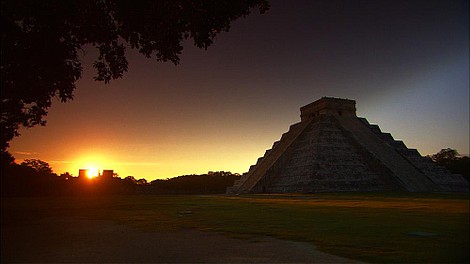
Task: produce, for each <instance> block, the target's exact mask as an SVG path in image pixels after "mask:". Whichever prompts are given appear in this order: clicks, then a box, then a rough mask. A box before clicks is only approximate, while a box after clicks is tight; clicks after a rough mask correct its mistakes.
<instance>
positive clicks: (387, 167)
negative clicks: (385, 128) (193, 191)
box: [227, 97, 468, 194]
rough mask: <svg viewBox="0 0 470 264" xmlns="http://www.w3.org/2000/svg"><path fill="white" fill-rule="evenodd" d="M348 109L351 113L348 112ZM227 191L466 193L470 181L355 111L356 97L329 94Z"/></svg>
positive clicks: (304, 111) (304, 110)
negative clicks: (383, 130)
mask: <svg viewBox="0 0 470 264" xmlns="http://www.w3.org/2000/svg"><path fill="white" fill-rule="evenodd" d="M345 113H346V114H345ZM301 119H302V121H301V122H300V123H297V124H294V125H292V126H291V127H290V129H289V131H288V132H286V133H284V134H283V135H282V137H281V139H280V140H279V141H276V142H275V143H274V144H273V146H272V148H271V149H270V150H267V151H266V153H265V154H264V156H263V157H261V158H259V159H258V161H257V163H256V164H255V165H252V166H251V167H250V169H249V171H248V172H247V173H244V174H243V175H242V177H241V178H240V180H237V181H235V183H234V185H233V186H232V187H229V188H228V189H227V194H243V193H264V192H267V193H284V192H290V193H292V192H301V193H308V192H337V191H409V192H434V191H463V192H468V182H467V181H466V180H465V179H464V178H463V177H462V176H460V175H454V174H452V173H450V172H448V171H447V170H446V169H445V168H443V167H440V166H437V165H435V164H434V163H433V162H432V161H431V160H430V159H429V158H424V157H422V156H421V155H420V154H419V153H418V151H417V150H415V149H408V148H407V147H406V146H405V144H404V143H403V142H402V141H399V140H394V139H393V137H392V136H391V135H390V133H384V132H382V131H381V130H380V128H379V127H378V126H377V125H372V124H370V123H369V122H368V121H367V120H366V119H365V118H358V117H357V116H356V115H355V102H354V101H353V100H346V99H339V98H327V97H324V98H322V99H320V100H318V101H316V102H314V103H312V104H309V105H307V106H304V107H302V108H301Z"/></svg>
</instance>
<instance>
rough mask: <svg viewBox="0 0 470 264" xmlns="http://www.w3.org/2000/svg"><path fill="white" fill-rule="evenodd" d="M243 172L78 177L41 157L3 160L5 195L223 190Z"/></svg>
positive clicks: (205, 191)
mask: <svg viewBox="0 0 470 264" xmlns="http://www.w3.org/2000/svg"><path fill="white" fill-rule="evenodd" d="M239 177H240V175H238V174H232V173H231V172H224V171H218V172H208V173H207V174H202V175H186V176H179V177H176V178H170V179H166V180H155V181H152V182H150V183H148V182H147V180H145V179H136V178H135V177H133V176H127V177H125V178H120V177H119V176H118V175H117V174H115V175H114V176H113V177H105V176H99V177H95V178H91V179H90V178H88V177H83V176H82V177H74V176H72V175H71V174H69V173H63V174H60V175H57V174H55V173H53V172H52V168H51V167H50V166H49V164H47V163H46V162H44V161H41V160H35V159H33V160H25V162H23V163H21V164H15V163H10V164H2V166H1V176H0V179H1V195H2V196H67V195H73V196H75V195H107V194H221V193H224V192H225V189H226V188H227V187H228V186H231V185H233V182H234V181H235V180H236V179H239Z"/></svg>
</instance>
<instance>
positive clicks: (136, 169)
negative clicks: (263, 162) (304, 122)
mask: <svg viewBox="0 0 470 264" xmlns="http://www.w3.org/2000/svg"><path fill="white" fill-rule="evenodd" d="M468 14H469V7H468V1H466V0H462V1H458V0H442V1H432V0H425V1H417V0H413V1H401V0H391V1H380V0H371V1H335V0H327V1H310V0H308V1H300V0H296V1H272V7H271V10H270V11H269V13H268V14H266V15H259V14H257V13H256V12H255V13H253V14H252V15H250V16H249V17H247V18H245V19H240V20H237V21H236V22H235V23H234V24H233V26H232V28H231V30H230V32H228V33H222V34H221V35H219V36H218V38H217V39H216V41H215V44H214V45H213V46H212V47H210V48H209V49H208V50H207V51H204V50H199V49H197V48H195V47H193V46H192V43H191V42H190V41H188V42H187V43H185V49H184V50H183V54H182V56H181V63H180V64H179V65H178V66H174V65H173V64H171V63H162V62H160V63H157V62H156V61H154V60H149V59H145V58H144V57H143V56H141V55H138V54H137V53H136V52H135V51H130V52H129V54H128V60H129V72H128V73H127V74H126V75H125V76H124V78H122V79H120V80H116V81H112V82H111V84H108V85H105V84H104V83H100V82H95V81H93V76H94V69H93V68H92V67H91V65H92V62H93V60H94V59H95V58H96V55H97V53H96V52H95V51H94V50H93V48H91V47H86V48H85V49H84V53H83V57H82V58H83V66H84V68H85V69H84V74H83V78H82V79H81V80H80V81H79V82H78V83H77V90H76V93H75V99H74V100H73V101H72V102H70V103H65V104H62V103H60V102H58V101H56V102H54V104H53V106H52V107H51V108H50V111H49V115H48V117H47V120H48V124H47V126H46V127H35V128H33V129H22V130H21V134H22V136H21V137H19V138H16V139H14V140H13V141H12V143H11V147H10V152H11V153H12V154H13V155H14V156H15V157H16V159H17V162H21V161H22V160H23V159H27V158H38V159H42V160H45V161H47V162H49V163H50V164H51V166H52V168H53V170H54V171H55V172H56V173H62V172H65V171H69V172H70V173H72V174H73V175H77V174H78V169H79V168H87V167H90V166H95V167H98V168H99V169H101V170H102V169H114V170H115V172H117V173H118V174H119V175H120V177H125V176H128V175H133V176H134V177H136V178H145V179H147V180H148V181H151V180H154V179H157V178H168V177H174V176H179V175H185V174H200V173H206V172H207V171H210V170H212V171H218V170H225V171H231V172H238V173H243V172H245V171H247V170H248V168H249V166H250V165H252V164H254V163H255V162H256V160H257V158H258V157H260V156H262V155H263V154H264V152H265V150H266V149H269V148H271V146H272V144H273V142H274V141H276V140H278V139H279V138H280V137H281V135H282V133H284V132H286V131H287V130H288V129H289V126H290V125H291V124H294V123H297V122H299V121H300V117H299V115H300V111H299V108H300V107H301V106H303V105H306V104H308V103H311V102H313V101H314V100H317V99H319V98H321V97H323V96H333V97H341V98H349V99H354V100H356V103H357V114H358V116H362V117H366V118H367V119H368V120H369V122H370V123H375V124H378V125H379V126H380V128H381V129H382V131H385V132H390V133H392V135H393V136H394V138H395V139H401V140H404V142H405V144H406V145H407V146H408V147H410V148H416V149H418V150H419V152H420V153H421V154H422V155H427V154H432V153H436V152H438V151H439V150H441V149H442V148H448V147H450V148H454V149H457V150H458V151H459V153H462V154H468V153H470V151H469V50H468V49H469V38H468V36H469V17H468Z"/></svg>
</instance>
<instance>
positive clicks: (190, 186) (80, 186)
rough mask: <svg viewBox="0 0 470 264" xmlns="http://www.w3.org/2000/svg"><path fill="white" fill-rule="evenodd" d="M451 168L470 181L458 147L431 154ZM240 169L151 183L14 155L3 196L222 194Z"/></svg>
mask: <svg viewBox="0 0 470 264" xmlns="http://www.w3.org/2000/svg"><path fill="white" fill-rule="evenodd" d="M428 157H429V158H431V159H432V160H433V161H434V162H435V163H437V164H438V165H441V166H444V167H446V168H447V169H448V170H449V171H450V172H452V173H455V174H461V175H462V176H463V177H465V179H466V180H467V181H469V178H470V177H469V172H470V158H469V157H467V156H460V155H459V154H458V152H457V151H456V150H454V149H450V148H447V149H442V150H441V151H439V152H438V153H436V154H434V155H431V156H428ZM238 179H240V175H239V174H237V173H231V172H225V171H215V172H212V171H209V172H208V173H207V174H201V175H194V174H193V175H184V176H179V177H175V178H169V179H165V180H154V181H151V182H150V183H149V182H147V180H145V179H136V178H135V177H134V176H127V177H125V178H120V177H119V175H117V174H114V175H113V176H112V177H104V176H100V177H96V178H92V179H89V178H87V177H75V176H72V175H71V174H70V173H68V172H66V173H62V174H60V175H57V174H56V173H54V172H53V171H52V168H51V167H50V165H49V164H48V163H47V162H45V161H42V160H38V159H29V160H25V161H24V162H22V163H21V164H16V163H14V162H13V161H12V160H11V159H2V162H1V174H0V180H1V185H0V186H1V195H2V196H44V195H50V196H57V195H59V196H61V195H95V194H98V195H101V194H222V193H225V190H226V188H227V187H229V186H232V185H233V183H234V181H235V180H238Z"/></svg>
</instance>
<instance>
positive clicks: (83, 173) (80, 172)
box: [78, 169, 88, 178]
mask: <svg viewBox="0 0 470 264" xmlns="http://www.w3.org/2000/svg"><path fill="white" fill-rule="evenodd" d="M86 177H88V170H87V169H79V170H78V178H86Z"/></svg>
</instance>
